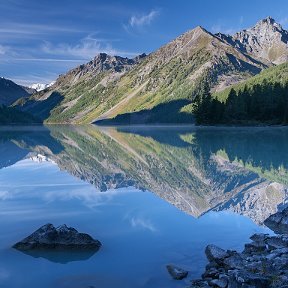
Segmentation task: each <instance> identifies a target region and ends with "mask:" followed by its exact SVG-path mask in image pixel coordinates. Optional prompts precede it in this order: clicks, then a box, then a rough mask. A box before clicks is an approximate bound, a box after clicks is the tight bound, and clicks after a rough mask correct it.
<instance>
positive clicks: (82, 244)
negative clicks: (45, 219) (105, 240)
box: [13, 224, 101, 251]
mask: <svg viewBox="0 0 288 288" xmlns="http://www.w3.org/2000/svg"><path fill="white" fill-rule="evenodd" d="M100 247H101V242H100V241H98V240H95V239H93V238H92V237H91V236H90V235H88V234H85V233H79V232H78V231H77V230H76V229H74V228H72V227H67V226H66V225H65V224H64V225H61V226H59V227H57V228H55V227H54V226H53V225H52V224H46V225H44V226H42V227H41V228H39V229H38V230H36V231H35V232H34V233H32V234H31V235H30V236H28V237H27V238H25V239H23V240H22V241H20V242H18V243H16V244H15V245H14V246H13V248H15V249H18V250H22V251H28V250H98V249H99V248H100Z"/></svg>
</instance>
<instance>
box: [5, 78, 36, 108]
mask: <svg viewBox="0 0 288 288" xmlns="http://www.w3.org/2000/svg"><path fill="white" fill-rule="evenodd" d="M30 92H31V91H29V89H27V88H26V87H23V86H20V85H17V84H16V83H14V82H13V81H11V80H8V79H5V78H3V77H1V78H0V105H1V104H4V105H6V106H8V105H11V104H12V103H13V102H15V101H16V100H18V99H20V98H21V97H28V96H29V95H30V94H32V93H30Z"/></svg>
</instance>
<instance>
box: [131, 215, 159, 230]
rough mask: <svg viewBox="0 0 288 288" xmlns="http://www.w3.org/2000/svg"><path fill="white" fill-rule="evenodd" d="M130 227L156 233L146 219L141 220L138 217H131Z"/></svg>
mask: <svg viewBox="0 0 288 288" xmlns="http://www.w3.org/2000/svg"><path fill="white" fill-rule="evenodd" d="M130 223H131V226H132V227H133V228H137V227H138V228H142V229H144V230H149V231H151V232H156V231H157V230H156V228H155V226H154V225H153V224H152V223H151V221H150V220H148V219H143V218H140V217H132V218H131V220H130Z"/></svg>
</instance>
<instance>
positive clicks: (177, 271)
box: [166, 265, 188, 280]
mask: <svg viewBox="0 0 288 288" xmlns="http://www.w3.org/2000/svg"><path fill="white" fill-rule="evenodd" d="M166 268H167V270H168V272H169V274H170V275H171V276H172V277H173V278H174V279H175V280H182V279H183V278H186V277H187V275H188V271H185V270H183V269H182V268H179V267H176V266H174V265H167V266H166Z"/></svg>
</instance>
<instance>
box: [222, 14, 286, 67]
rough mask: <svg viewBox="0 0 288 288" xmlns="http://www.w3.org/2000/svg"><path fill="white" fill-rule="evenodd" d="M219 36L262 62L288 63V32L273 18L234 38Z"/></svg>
mask: <svg viewBox="0 0 288 288" xmlns="http://www.w3.org/2000/svg"><path fill="white" fill-rule="evenodd" d="M217 36H218V37H220V38H221V39H222V40H224V41H225V42H227V43H229V44H230V45H233V46H234V47H236V48H238V49H239V50H241V51H243V52H245V53H248V54H250V55H252V56H253V57H254V58H255V59H258V60H259V61H261V62H264V63H265V62H267V64H269V63H273V64H281V63H284V62H287V61H288V45H287V44H288V32H287V31H286V30H284V29H283V28H282V26H281V25H280V24H278V23H276V22H275V20H274V19H273V18H271V17H267V18H265V19H263V20H261V21H259V22H258V23H257V24H256V25H255V26H254V27H252V28H250V29H247V30H243V31H241V32H238V33H236V34H235V35H233V36H229V35H228V36H227V35H223V34H221V33H219V34H217Z"/></svg>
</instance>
